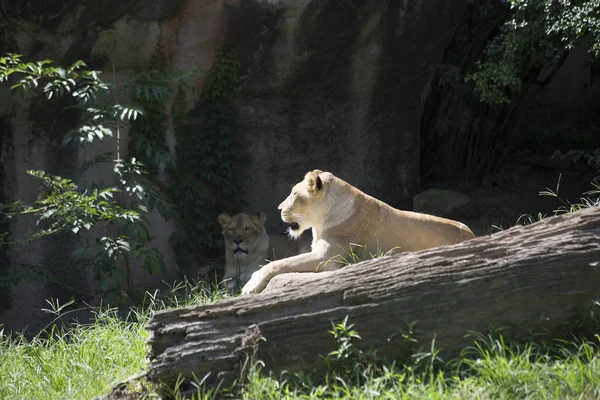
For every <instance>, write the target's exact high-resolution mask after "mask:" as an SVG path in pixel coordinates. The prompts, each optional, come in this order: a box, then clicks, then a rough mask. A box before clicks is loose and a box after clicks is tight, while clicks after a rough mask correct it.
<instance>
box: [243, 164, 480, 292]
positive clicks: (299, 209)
mask: <svg viewBox="0 0 600 400" xmlns="http://www.w3.org/2000/svg"><path fill="white" fill-rule="evenodd" d="M279 211H280V212H281V219H283V221H284V222H287V223H289V224H290V229H289V234H290V236H292V237H296V238H297V237H299V236H300V235H302V232H304V231H305V230H307V229H311V228H312V235H313V242H312V251H311V252H310V253H306V254H300V255H297V256H294V257H289V258H285V259H283V260H278V261H275V262H272V263H270V264H268V265H266V266H264V267H263V268H262V269H260V270H258V271H256V272H255V273H254V274H252V278H251V279H250V281H249V282H248V283H247V284H246V285H245V286H244V288H243V289H242V293H257V292H260V291H262V290H263V289H264V288H265V286H266V285H267V284H268V283H269V281H270V280H271V278H272V277H274V276H275V275H279V274H283V273H286V272H319V271H325V270H331V269H338V268H340V267H342V266H343V265H342V264H340V263H338V262H336V261H335V257H336V256H338V255H340V254H344V252H348V251H350V248H351V246H356V245H360V246H366V247H367V248H368V249H372V251H377V252H384V253H385V252H388V251H389V250H392V249H393V250H395V251H396V252H404V251H416V250H423V249H428V248H431V247H437V246H443V245H447V244H455V243H459V242H462V241H464V240H467V239H471V238H474V237H475V235H473V232H471V230H470V229H469V228H468V227H467V226H466V225H464V224H462V223H460V222H457V221H452V220H449V219H446V218H440V217H434V216H432V215H426V214H419V213H415V212H410V211H402V210H397V209H395V208H393V207H391V206H389V205H387V204H385V203H384V202H382V201H380V200H377V199H375V198H374V197H371V196H369V195H367V194H365V193H363V192H361V191H360V190H358V189H357V188H355V187H353V186H352V185H350V184H348V183H347V182H345V181H343V180H341V179H339V178H337V177H335V176H334V175H333V174H331V173H330V172H323V171H321V170H318V169H316V170H314V171H311V172H308V173H307V174H306V175H305V176H304V180H303V181H302V182H300V183H298V184H296V185H295V186H294V187H293V189H292V192H291V193H290V195H289V196H288V197H287V198H286V199H285V200H284V201H283V203H281V204H280V205H279Z"/></svg>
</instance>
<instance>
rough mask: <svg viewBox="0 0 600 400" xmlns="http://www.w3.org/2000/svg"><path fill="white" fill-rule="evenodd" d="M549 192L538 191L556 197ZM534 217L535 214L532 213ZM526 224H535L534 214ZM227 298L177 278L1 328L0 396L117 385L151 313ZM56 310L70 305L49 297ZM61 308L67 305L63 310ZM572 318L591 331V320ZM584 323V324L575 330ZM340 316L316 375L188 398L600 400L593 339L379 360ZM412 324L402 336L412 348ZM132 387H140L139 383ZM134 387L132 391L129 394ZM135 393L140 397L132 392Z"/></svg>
mask: <svg viewBox="0 0 600 400" xmlns="http://www.w3.org/2000/svg"><path fill="white" fill-rule="evenodd" d="M557 192H558V185H557V189H556V191H550V190H548V191H547V192H545V193H543V194H544V195H549V196H553V197H556V198H558V199H559V200H560V198H559V197H558V195H557ZM587 195H588V196H587V197H585V198H582V201H581V203H580V204H571V203H563V204H562V205H561V207H560V208H559V209H557V210H556V211H555V213H556V214H559V213H562V212H573V211H576V210H579V209H582V208H588V207H598V206H600V200H599V198H598V196H599V195H600V187H596V190H594V191H592V192H589V193H588V194H587ZM541 218H542V216H540V217H539V219H541ZM530 222H534V219H533V218H532V220H531V221H530ZM360 249H361V250H362V251H355V250H354V249H353V247H351V248H350V251H349V252H345V253H344V254H343V256H341V258H340V259H336V260H332V261H335V262H340V263H342V264H351V263H354V262H357V261H360V260H363V259H369V258H374V257H381V256H385V255H388V254H381V251H376V252H375V253H373V254H371V252H367V249H366V248H362V247H360ZM230 295H231V294H230V293H228V292H226V291H224V290H223V289H221V288H217V287H216V286H215V285H208V284H205V283H198V284H191V283H189V282H184V283H182V284H178V285H175V286H173V287H172V288H171V290H170V292H169V293H168V295H167V296H160V295H159V294H158V293H153V294H147V297H146V302H145V304H146V305H145V306H144V307H141V308H139V309H137V310H135V311H132V312H131V313H130V314H129V317H128V318H127V319H125V320H123V319H120V318H118V316H117V313H116V311H115V310H111V309H104V310H102V309H95V311H94V313H95V320H94V322H93V323H90V324H72V325H62V327H60V328H58V327H56V326H60V325H55V327H54V328H50V330H47V331H44V332H42V333H40V334H39V335H38V336H36V337H34V338H33V339H31V340H27V339H26V338H24V337H23V336H22V335H16V336H14V335H7V334H5V333H4V332H2V331H0V399H2V400H3V399H40V400H43V399H92V398H94V397H97V396H100V395H103V394H106V393H108V392H109V391H110V389H111V387H112V386H114V385H115V384H116V383H119V382H122V381H124V380H126V379H128V378H130V377H132V376H134V375H138V374H140V373H143V372H144V371H145V370H146V368H147V362H146V359H145V356H146V350H147V349H146V346H145V341H146V337H147V332H146V330H145V328H144V327H145V325H146V323H147V321H148V319H149V318H150V317H151V316H152V315H153V313H154V312H156V311H157V310H162V309H165V308H170V307H184V306H188V305H198V304H207V303H212V302H215V301H218V300H221V299H223V298H225V297H228V296H230ZM49 303H50V305H51V309H50V310H48V311H49V312H52V313H54V314H56V315H57V316H59V315H61V314H64V313H65V309H66V308H68V306H69V305H70V304H67V305H63V306H60V305H59V304H53V302H49ZM67 312H68V311H67ZM591 317H592V318H590V317H586V318H587V319H582V320H581V321H578V322H576V323H574V324H573V325H572V326H571V328H572V330H573V331H582V328H586V329H588V330H589V329H590V327H591V329H592V333H600V323H598V319H597V317H595V318H594V316H593V314H592V315H591ZM582 324H583V326H582ZM352 327H353V326H352V324H351V323H349V322H348V321H347V319H346V320H344V321H342V322H341V323H337V324H332V330H331V331H330V333H331V334H333V335H334V337H335V339H336V341H337V343H338V347H337V349H335V348H333V349H331V352H330V353H329V354H326V355H323V358H324V362H325V363H326V365H327V368H326V369H325V371H326V372H324V373H309V372H306V373H303V374H296V375H290V374H287V375H286V374H284V375H282V376H280V377H275V376H273V375H272V374H267V373H263V372H261V364H260V362H258V361H257V362H251V363H249V364H248V365H249V367H248V368H247V370H246V371H244V373H243V374H242V379H241V380H240V382H238V383H237V384H236V385H234V386H233V387H228V388H225V387H218V388H213V389H203V390H201V392H200V393H199V394H195V395H191V396H190V397H188V398H194V399H221V398H223V399H247V400H258V399H461V400H462V399H556V400H559V399H560V400H562V399H582V400H588V399H589V400H592V399H600V346H599V341H600V337H599V336H598V335H597V334H596V335H595V336H590V335H589V332H588V333H587V335H586V337H587V338H588V339H587V340H586V339H582V338H581V337H575V336H574V337H572V338H571V340H569V341H564V340H555V341H551V342H546V343H543V344H539V343H509V342H505V340H504V339H503V338H502V336H499V335H474V344H473V346H471V347H469V348H466V349H464V351H463V353H462V354H461V356H460V357H459V358H457V359H454V360H448V361H444V360H442V359H440V358H439V352H438V350H436V349H435V346H434V343H432V344H431V346H430V347H428V349H427V351H423V350H422V349H421V350H419V351H413V355H412V357H411V358H410V359H408V360H403V361H402V363H399V364H397V365H396V364H394V363H391V364H390V363H386V362H383V361H382V359H381V358H380V357H379V356H378V355H377V354H376V353H373V352H363V351H360V350H358V349H357V348H355V347H354V344H355V343H356V341H358V340H360V335H359V332H356V331H354V330H353V329H352ZM412 329H413V326H412V325H411V326H409V329H408V331H407V332H404V333H403V337H404V340H405V341H406V343H407V345H408V346H409V347H411V348H412V347H414V345H415V343H414V339H413V336H412ZM138 383H139V385H134V386H136V387H137V389H135V390H142V391H143V393H144V395H145V396H146V397H147V398H160V397H159V395H158V394H157V392H156V388H155V387H152V386H151V385H147V384H145V383H144V382H143V380H142V381H140V382H138ZM140 388H141V389H140ZM162 390H163V392H162V393H166V394H167V397H168V398H176V399H180V398H186V397H185V396H183V395H182V394H181V392H180V390H179V386H178V385H175V387H170V388H169V387H167V388H164V387H163V388H162ZM138 393H139V392H138ZM138 397H139V396H138Z"/></svg>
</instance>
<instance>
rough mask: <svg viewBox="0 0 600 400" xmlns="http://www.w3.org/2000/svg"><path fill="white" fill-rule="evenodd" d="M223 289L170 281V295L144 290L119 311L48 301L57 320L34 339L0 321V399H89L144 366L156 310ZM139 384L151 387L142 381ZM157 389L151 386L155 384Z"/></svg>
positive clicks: (222, 293)
mask: <svg viewBox="0 0 600 400" xmlns="http://www.w3.org/2000/svg"><path fill="white" fill-rule="evenodd" d="M227 296H228V293H227V291H226V290H225V289H223V288H219V287H216V286H211V285H208V284H206V283H204V282H201V283H197V284H192V283H190V282H187V281H186V282H182V283H178V284H176V285H174V286H173V287H172V288H171V290H170V291H169V293H168V296H165V297H162V298H161V296H160V295H159V294H158V293H157V292H155V293H153V294H150V293H148V294H147V296H146V298H145V305H144V306H141V307H138V308H136V309H131V311H130V313H129V314H128V316H127V317H126V318H125V319H123V318H121V317H119V315H118V310H117V309H115V308H103V307H100V308H89V307H87V306H84V307H83V308H79V309H75V308H73V307H74V306H75V305H74V304H73V302H68V303H65V304H59V303H58V301H56V300H49V301H47V302H48V304H49V306H50V307H49V308H48V309H47V310H44V311H46V312H47V313H49V314H51V315H52V316H53V317H55V320H54V321H52V323H50V324H48V326H52V328H50V329H49V330H44V331H43V332H40V334H38V335H36V336H35V337H33V338H32V339H27V338H25V337H24V336H23V335H10V334H9V333H8V332H5V331H3V330H2V329H1V325H0V399H40V400H42V399H67V398H68V399H91V398H96V397H97V396H100V395H102V394H105V393H106V392H108V391H109V390H110V388H111V387H112V386H113V385H114V384H115V383H116V382H117V381H122V380H124V379H127V378H130V377H131V376H133V375H138V374H140V373H142V372H143V371H144V369H145V368H146V362H147V361H146V358H145V356H146V338H147V336H148V332H147V331H146V329H145V326H146V323H147V322H148V320H149V318H150V317H151V316H152V315H153V314H154V313H155V312H157V311H160V310H163V309H165V308H167V307H173V306H178V307H182V306H184V305H185V306H192V305H201V304H206V303H210V302H215V301H218V300H221V299H224V298H226V297H227ZM75 311H76V312H79V313H81V312H84V311H87V312H91V313H92V315H93V321H92V322H91V323H89V324H83V323H73V324H69V323H67V322H65V321H66V320H67V317H68V316H69V314H70V313H72V312H75ZM138 386H141V388H139V387H138V388H137V389H138V390H141V389H143V390H150V389H151V388H150V387H145V386H144V383H143V382H141V384H140V385H138ZM153 390H155V389H153Z"/></svg>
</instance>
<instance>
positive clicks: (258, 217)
mask: <svg viewBox="0 0 600 400" xmlns="http://www.w3.org/2000/svg"><path fill="white" fill-rule="evenodd" d="M254 219H255V220H256V222H258V223H259V224H260V225H261V226H263V225H264V224H265V222H267V216H266V215H265V213H264V212H260V213H258V214H256V215H255V216H254Z"/></svg>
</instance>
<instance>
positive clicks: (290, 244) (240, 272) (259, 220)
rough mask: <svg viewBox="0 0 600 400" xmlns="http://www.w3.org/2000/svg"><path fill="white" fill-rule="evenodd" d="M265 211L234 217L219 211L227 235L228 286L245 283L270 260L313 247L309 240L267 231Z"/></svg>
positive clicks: (240, 214)
mask: <svg viewBox="0 0 600 400" xmlns="http://www.w3.org/2000/svg"><path fill="white" fill-rule="evenodd" d="M266 220H267V217H266V216H265V214H264V213H260V214H258V215H248V214H246V213H239V214H237V215H234V216H233V217H231V216H229V215H228V214H221V215H219V224H221V229H222V230H221V233H222V234H223V238H224V239H225V274H224V276H223V280H224V281H226V282H227V286H228V287H229V288H234V287H235V286H236V285H240V286H241V285H243V284H245V283H246V282H248V280H249V279H250V276H251V275H252V273H253V272H255V271H257V270H258V269H259V268H260V267H261V266H262V265H264V264H266V263H267V262H268V260H269V259H270V260H278V259H281V258H286V257H291V256H294V255H297V254H300V253H301V252H308V251H310V243H307V242H306V241H290V240H287V238H286V237H284V236H274V235H268V234H267V231H266V229H265V221H266Z"/></svg>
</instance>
